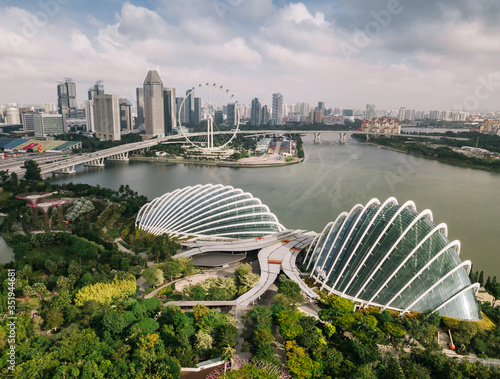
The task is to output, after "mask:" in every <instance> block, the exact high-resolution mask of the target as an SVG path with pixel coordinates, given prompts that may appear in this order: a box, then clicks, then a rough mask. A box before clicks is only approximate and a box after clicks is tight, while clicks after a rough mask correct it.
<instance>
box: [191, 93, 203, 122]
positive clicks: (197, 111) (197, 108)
mask: <svg viewBox="0 0 500 379" xmlns="http://www.w3.org/2000/svg"><path fill="white" fill-rule="evenodd" d="M189 122H190V123H191V124H194V125H198V124H199V123H200V122H201V98H199V97H195V98H194V101H193V112H192V113H191V119H190V120H189Z"/></svg>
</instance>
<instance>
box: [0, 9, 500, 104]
mask: <svg viewBox="0 0 500 379" xmlns="http://www.w3.org/2000/svg"><path fill="white" fill-rule="evenodd" d="M398 1H399V2H398ZM395 2H397V4H396V3H395ZM155 4H156V6H155V8H152V7H149V8H148V7H144V6H140V5H138V2H135V1H128V2H126V3H124V4H119V2H108V3H106V6H107V8H106V9H107V13H106V14H108V13H110V9H109V8H110V7H112V6H115V7H118V8H115V16H114V18H111V19H110V18H109V17H108V18H106V16H105V15H103V14H100V12H99V11H98V10H97V8H95V9H93V8H91V9H89V11H88V13H87V14H83V15H80V14H78V13H76V10H75V9H77V8H74V9H73V8H71V7H72V3H69V4H68V5H67V8H66V11H67V12H64V15H63V16H64V17H62V15H58V16H57V17H53V16H51V17H47V18H46V19H44V18H43V17H42V18H40V15H39V11H40V10H35V9H30V11H28V10H26V9H23V8H22V5H18V6H11V7H0V80H1V88H2V91H1V92H0V101H5V102H10V101H19V102H24V103H39V102H46V101H52V102H55V101H56V98H55V85H56V82H57V80H60V79H62V78H63V77H64V76H72V77H73V78H74V79H75V80H76V82H77V88H78V91H79V92H78V96H79V98H78V99H79V101H80V102H81V101H82V100H83V99H85V97H86V96H85V91H86V89H87V88H88V86H90V85H91V84H92V83H93V82H94V81H95V80H97V79H102V80H104V85H105V89H106V91H107V92H109V93H117V94H119V95H121V96H128V97H130V98H131V99H132V100H133V97H134V95H133V94H134V92H135V87H138V86H140V85H142V82H143V80H144V77H145V75H146V73H147V71H148V70H149V69H157V70H158V71H159V72H160V75H161V76H162V79H163V81H164V82H165V84H166V85H169V86H174V87H177V88H178V92H179V93H183V92H184V89H185V88H190V87H191V86H193V85H195V84H196V83H199V82H205V81H210V82H220V83H221V84H223V85H224V86H227V87H229V88H231V89H232V90H234V92H235V93H236V95H237V97H238V99H239V100H240V102H243V103H249V102H250V100H251V99H252V98H253V97H259V98H260V99H261V101H262V102H263V103H264V104H266V103H267V104H269V103H270V98H271V94H272V93H273V92H281V93H282V94H283V95H284V97H285V103H295V102H298V101H308V102H311V103H315V102H317V101H325V102H326V103H327V106H332V107H333V106H339V107H344V106H345V107H355V106H359V107H363V106H364V104H366V103H375V104H376V105H377V107H393V108H399V107H400V106H406V107H407V108H434V109H435V108H442V109H446V108H450V107H451V106H452V105H453V104H454V103H457V102H460V101H461V99H463V98H464V97H466V96H468V95H470V93H471V91H473V90H474V88H475V86H476V85H477V80H478V77H479V76H481V75H483V76H487V75H488V73H490V72H493V71H496V70H497V69H496V62H498V58H499V56H500V38H499V34H500V26H499V25H497V23H496V20H497V19H498V16H499V15H500V5H499V4H500V3H498V2H496V1H493V0H485V1H482V2H469V1H465V0H456V1H451V0H438V1H436V2H430V3H428V2H423V1H422V0H413V1H410V0H359V1H355V2H353V1H348V0H328V1H327V0H312V1H307V2H287V1H281V2H274V3H273V1H272V0H255V1H240V0H192V1H189V2H180V1H177V0H160V1H158V2H156V3H155ZM391 4H392V5H391ZM394 4H396V5H397V7H396V8H394ZM74 6H75V7H76V6H77V4H76V3H75V5H74ZM78 9H80V8H78ZM37 12H38V13H37ZM80 13H81V12H80ZM111 13H112V10H111ZM68 14H69V15H70V16H71V15H73V14H78V16H81V19H80V18H78V17H77V16H71V17H73V18H68V17H69V16H67V15H68ZM60 16H61V17H60ZM384 17H385V19H384ZM80 20H83V21H82V22H80ZM376 23H378V27H375V26H376ZM363 34H365V35H364V36H363ZM360 40H362V41H363V43H361V44H360V43H359V41H360ZM345 46H350V47H352V48H353V49H354V50H353V53H352V54H350V55H349V54H346V51H345ZM25 88H30V89H31V90H30V91H26V90H25ZM497 103H498V95H496V94H493V95H492V96H491V97H490V98H489V99H487V100H485V101H484V103H483V104H482V107H484V108H486V107H488V106H490V107H496V104H497Z"/></svg>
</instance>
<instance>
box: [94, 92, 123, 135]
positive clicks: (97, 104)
mask: <svg viewBox="0 0 500 379" xmlns="http://www.w3.org/2000/svg"><path fill="white" fill-rule="evenodd" d="M92 101H93V102H94V127H95V136H96V137H97V138H100V139H102V140H106V141H119V140H120V138H121V135H120V103H119V100H118V95H94V99H93V100H92Z"/></svg>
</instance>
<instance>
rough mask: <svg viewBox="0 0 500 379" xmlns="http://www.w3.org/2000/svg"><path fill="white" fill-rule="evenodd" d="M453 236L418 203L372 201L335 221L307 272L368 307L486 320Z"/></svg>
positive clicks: (318, 241)
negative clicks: (428, 311) (401, 203)
mask: <svg viewBox="0 0 500 379" xmlns="http://www.w3.org/2000/svg"><path fill="white" fill-rule="evenodd" d="M447 235H448V228H447V226H446V224H439V225H437V226H436V225H434V223H433V218H432V212H431V211H430V210H425V211H423V212H420V213H419V212H417V209H416V206H415V204H414V203H413V202H412V201H408V202H406V203H404V204H403V205H399V204H398V202H397V200H396V199H394V198H389V199H388V200H386V201H385V202H384V203H383V204H381V203H380V202H379V201H378V200H377V199H372V200H370V201H369V202H368V203H367V204H366V205H364V206H363V205H361V204H357V205H355V206H354V207H353V208H352V209H351V211H350V212H348V213H347V212H343V213H342V214H340V215H339V216H338V217H337V219H336V220H335V221H333V222H331V223H329V224H328V225H327V226H326V227H325V228H324V230H323V232H322V233H320V234H319V235H318V236H317V237H316V238H315V240H314V241H313V243H312V244H311V246H310V247H309V249H308V251H307V253H306V256H305V259H304V266H305V267H306V271H310V275H311V277H313V278H314V279H315V280H316V281H317V282H318V283H320V285H321V288H322V289H326V290H327V291H328V292H329V293H333V294H336V295H339V296H342V297H346V298H349V299H351V300H354V301H356V302H359V303H361V304H362V305H363V306H370V305H373V306H377V307H380V308H381V309H392V310H397V311H401V312H408V311H419V312H422V311H424V310H427V309H433V310H437V311H439V312H440V314H441V315H443V316H449V317H454V318H459V319H465V320H479V319H481V314H480V311H479V307H478V305H477V301H476V297H475V294H476V293H477V291H478V289H479V284H478V283H475V284H471V282H470V280H469V275H468V274H469V272H470V269H471V262H470V261H464V262H461V260H460V258H459V254H460V242H459V241H453V242H449V241H448V239H447Z"/></svg>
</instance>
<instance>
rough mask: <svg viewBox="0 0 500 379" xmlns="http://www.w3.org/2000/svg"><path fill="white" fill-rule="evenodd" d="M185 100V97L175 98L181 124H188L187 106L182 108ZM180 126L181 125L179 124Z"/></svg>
mask: <svg viewBox="0 0 500 379" xmlns="http://www.w3.org/2000/svg"><path fill="white" fill-rule="evenodd" d="M183 101H184V98H183V97H176V98H175V103H176V108H177V114H178V116H177V118H178V120H179V122H180V123H181V124H186V123H187V120H188V118H187V115H186V113H187V112H186V106H183V107H182V109H181V105H182V102H183ZM179 126H180V125H179Z"/></svg>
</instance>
